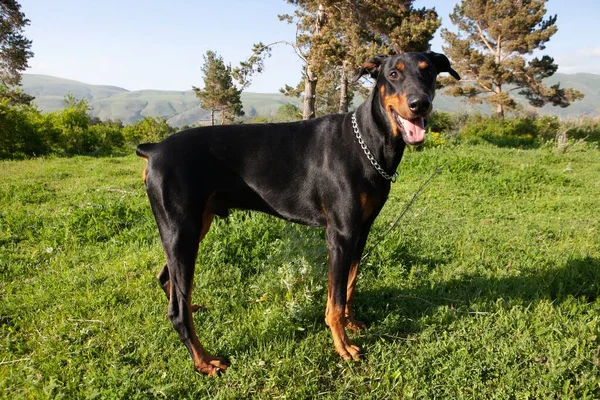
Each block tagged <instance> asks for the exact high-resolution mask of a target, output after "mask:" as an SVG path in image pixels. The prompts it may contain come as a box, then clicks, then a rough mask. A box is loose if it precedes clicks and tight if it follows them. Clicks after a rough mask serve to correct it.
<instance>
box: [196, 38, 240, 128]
mask: <svg viewBox="0 0 600 400" xmlns="http://www.w3.org/2000/svg"><path fill="white" fill-rule="evenodd" d="M201 69H202V73H203V74H204V88H202V89H200V88H197V87H195V86H193V87H192V89H193V90H194V92H195V93H196V97H198V98H199V99H200V103H201V105H202V107H203V108H204V109H206V110H209V111H210V119H211V125H214V124H215V112H217V111H218V112H221V123H222V124H224V123H225V122H232V121H233V119H234V118H235V117H236V116H240V117H241V116H243V115H244V111H243V110H242V107H243V106H242V100H241V98H240V95H241V93H242V90H241V89H238V88H236V87H235V85H234V84H233V78H232V69H231V66H230V65H225V62H224V61H223V58H222V57H220V56H219V55H217V53H215V52H214V51H212V50H209V51H207V52H206V55H205V56H204V65H203V66H202V68H201Z"/></svg>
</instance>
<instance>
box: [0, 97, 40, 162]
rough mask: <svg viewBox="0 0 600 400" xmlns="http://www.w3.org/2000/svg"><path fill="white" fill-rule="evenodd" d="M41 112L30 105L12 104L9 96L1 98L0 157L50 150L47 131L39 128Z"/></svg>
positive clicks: (35, 153)
mask: <svg viewBox="0 0 600 400" xmlns="http://www.w3.org/2000/svg"><path fill="white" fill-rule="evenodd" d="M41 119H42V117H41V116H40V114H39V112H38V111H37V110H35V109H34V108H32V107H30V106H11V105H10V100H9V99H7V98H4V99H1V100H0V158H8V157H11V158H23V157H26V156H32V155H44V154H47V153H48V152H49V151H50V143H49V138H50V135H48V133H47V132H44V131H43V130H38V126H40V125H42V124H36V121H37V120H41Z"/></svg>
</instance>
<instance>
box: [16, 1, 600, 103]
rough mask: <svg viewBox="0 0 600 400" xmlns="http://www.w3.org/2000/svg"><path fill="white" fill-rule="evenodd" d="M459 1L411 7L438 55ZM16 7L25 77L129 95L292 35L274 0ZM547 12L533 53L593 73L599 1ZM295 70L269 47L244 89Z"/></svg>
mask: <svg viewBox="0 0 600 400" xmlns="http://www.w3.org/2000/svg"><path fill="white" fill-rule="evenodd" d="M456 3H457V2H450V1H444V0H431V1H424V0H416V1H415V3H414V6H415V7H416V8H421V7H435V9H436V11H437V12H438V14H439V16H440V17H441V18H442V26H441V27H440V29H438V31H437V32H436V35H435V37H434V39H433V40H432V42H431V48H432V50H434V51H438V52H442V51H443V50H442V46H443V42H442V40H441V38H440V31H441V29H442V28H448V29H450V30H452V28H453V26H452V25H451V23H450V21H449V18H448V14H449V13H450V12H451V11H452V9H453V8H454V5H455V4H456ZM20 4H21V10H22V11H23V12H24V13H25V16H26V17H27V18H28V19H30V20H31V23H30V25H29V26H28V27H26V29H25V36H26V37H27V38H28V39H30V40H32V41H33V45H32V51H33V52H34V57H32V58H31V59H30V60H29V68H27V70H25V71H24V72H25V73H27V74H35V75H48V76H53V77H58V78H62V79H67V80H73V81H77V82H81V83H86V84H91V85H99V86H116V87H119V88H123V89H126V90H128V91H139V90H167V91H188V90H191V87H192V86H201V84H202V74H201V71H200V67H201V66H202V64H203V60H202V56H203V55H204V54H205V53H206V51H207V50H214V51H216V52H217V53H218V54H219V55H220V56H222V57H223V59H224V61H225V62H226V63H230V64H232V65H238V64H239V62H240V61H242V60H244V59H245V58H246V57H247V56H248V55H250V50H251V47H252V44H253V43H257V42H263V43H271V42H274V41H277V40H291V39H293V37H294V34H295V28H294V27H293V26H291V25H287V24H284V23H282V22H280V21H278V19H277V14H283V13H290V12H293V10H294V7H293V6H291V5H289V4H287V3H286V2H284V1H280V0H277V1H275V0H271V1H266V2H252V1H250V2H248V1H242V0H234V1H231V2H230V6H231V7H226V8H225V7H223V6H222V4H215V3H213V2H200V4H199V3H198V2H190V1H186V0H176V1H174V2H172V3H171V5H170V6H169V7H166V8H165V7H164V6H163V3H162V2H160V3H159V2H158V1H157V0H149V1H148V2H146V3H144V5H143V7H140V6H139V5H136V4H130V3H127V2H117V1H116V0H107V1H105V2H102V3H101V4H99V3H95V2H94V3H85V4H83V5H82V4H81V3H80V2H75V1H74V0H56V1H54V2H47V1H42V0H22V1H21V2H20ZM546 8H547V10H548V13H547V15H554V14H557V15H558V21H557V26H558V32H557V33H556V34H555V35H554V36H553V37H552V38H551V39H550V40H549V41H548V42H547V44H546V49H545V50H542V51H536V52H534V54H533V55H534V56H539V55H542V54H548V55H550V56H551V57H554V59H555V62H556V63H557V64H558V66H559V68H558V71H557V72H559V73H564V74H575V73H590V74H600V46H598V44H597V42H596V41H595V39H594V38H593V37H592V35H589V34H588V30H589V29H588V27H589V26H595V24H596V22H595V16H596V15H598V14H599V13H600V2H597V1H594V0H580V1H579V3H578V7H570V6H569V4H568V3H567V2H564V1H560V0H549V1H548V3H547V5H546ZM231 10H236V12H231ZM206 15H210V16H211V18H205V16H206ZM132 16H133V17H132ZM198 18H200V21H199V22H198V21H197V19H198ZM202 18H204V19H202ZM107 21H109V22H112V25H111V24H107V23H106V22H107ZM571 21H577V23H571ZM107 28H108V29H107ZM190 38H193V39H190ZM195 38H201V40H198V39H195ZM57 44H60V45H57ZM301 68H302V63H301V62H300V60H299V59H298V57H297V56H296V55H295V54H294V52H293V50H292V49H291V48H289V46H275V47H274V48H273V51H272V57H270V58H268V59H266V60H265V68H264V72H263V73H262V74H260V75H256V76H255V77H254V78H253V80H252V81H253V82H252V85H251V86H250V87H249V88H248V89H247V90H246V91H247V92H250V93H275V92H279V88H281V87H283V86H284V85H286V84H288V85H292V86H295V85H296V84H297V83H298V82H299V81H300V79H301Z"/></svg>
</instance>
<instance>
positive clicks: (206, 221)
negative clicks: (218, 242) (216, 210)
mask: <svg viewBox="0 0 600 400" xmlns="http://www.w3.org/2000/svg"><path fill="white" fill-rule="evenodd" d="M214 218H215V214H212V213H209V212H207V211H205V212H204V214H202V230H201V231H200V241H202V240H203V239H204V237H205V236H206V234H207V233H208V230H209V229H210V225H211V224H212V222H213V219H214Z"/></svg>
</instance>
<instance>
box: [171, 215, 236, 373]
mask: <svg viewBox="0 0 600 400" xmlns="http://www.w3.org/2000/svg"><path fill="white" fill-rule="evenodd" d="M212 218H213V215H212V214H210V213H204V214H203V216H202V218H201V222H200V221H198V222H200V223H194V222H192V221H193V217H192V216H186V218H185V219H179V218H178V219H177V224H171V225H170V226H169V227H168V228H165V229H164V230H166V231H164V230H163V232H162V233H161V239H162V242H163V247H164V249H165V253H166V255H167V269H168V275H169V280H168V283H169V285H168V286H169V287H168V289H169V296H168V297H169V318H170V319H171V322H172V324H173V327H174V328H175V330H176V331H177V333H178V334H179V338H180V339H181V341H182V342H183V344H184V345H185V347H186V348H187V349H188V351H189V353H190V355H191V356H192V359H193V361H194V366H195V367H196V369H198V370H199V371H200V372H202V373H205V374H207V375H211V376H214V375H217V374H218V373H219V372H220V371H225V369H227V366H228V364H227V362H226V361H225V360H223V359H221V358H219V357H213V356H211V355H210V354H208V353H207V352H206V351H205V350H204V347H203V346H202V344H200V342H199V340H198V337H197V335H196V329H195V327H194V321H193V318H192V306H191V303H190V301H191V295H192V287H193V279H194V268H195V263H196V257H197V253H198V247H199V243H200V240H202V238H204V236H205V235H206V233H207V232H208V229H209V227H210V223H211V222H212ZM162 276H163V277H164V274H163V275H162ZM159 279H160V274H159Z"/></svg>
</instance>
